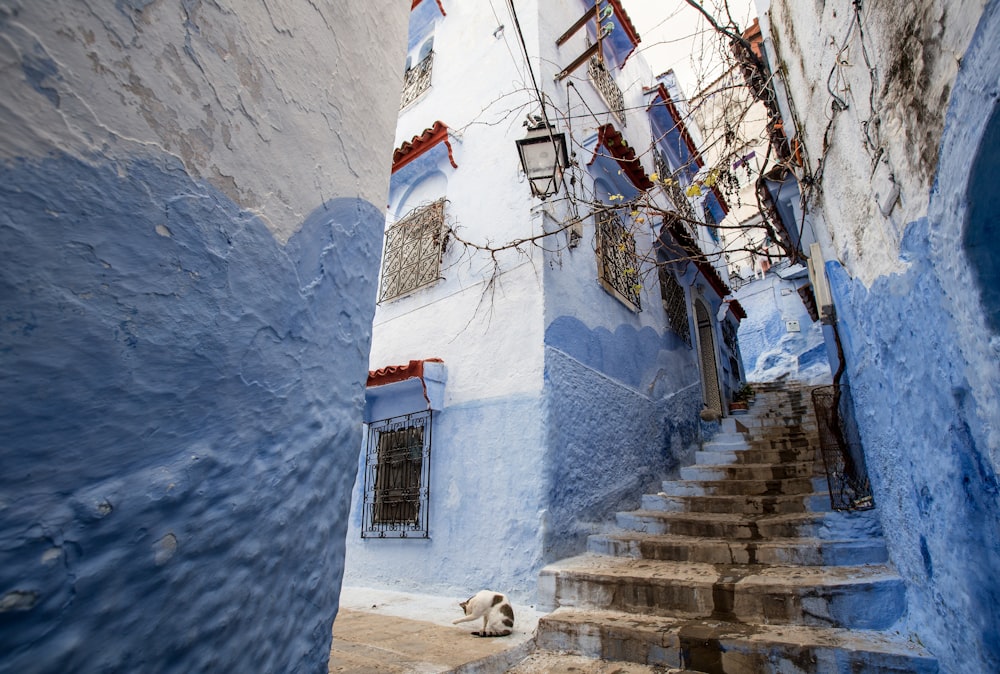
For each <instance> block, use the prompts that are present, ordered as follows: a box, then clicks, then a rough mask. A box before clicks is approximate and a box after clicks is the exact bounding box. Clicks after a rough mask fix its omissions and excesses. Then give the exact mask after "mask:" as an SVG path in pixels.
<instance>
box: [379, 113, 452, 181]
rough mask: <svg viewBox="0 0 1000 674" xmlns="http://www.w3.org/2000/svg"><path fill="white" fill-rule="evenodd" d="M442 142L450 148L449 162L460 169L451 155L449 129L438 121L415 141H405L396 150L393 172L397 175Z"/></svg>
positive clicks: (414, 138)
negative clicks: (397, 172) (400, 170)
mask: <svg viewBox="0 0 1000 674" xmlns="http://www.w3.org/2000/svg"><path fill="white" fill-rule="evenodd" d="M442 141H443V142H444V144H445V147H447V148H448V161H450V162H451V165H452V166H454V167H455V168H458V164H456V163H455V157H454V156H453V155H452V153H451V143H450V142H449V141H448V127H447V126H445V124H444V123H443V122H441V121H437V122H434V126H432V127H431V128H429V129H424V132H423V133H422V134H420V135H419V136H414V137H413V140H411V141H403V144H402V145H400V146H399V147H398V148H396V151H395V152H393V153H392V172H393V173H395V172H396V171H398V170H399V169H401V168H403V167H404V166H406V165H407V164H409V163H410V162H411V161H413V160H414V159H416V158H417V157H419V156H420V155H422V154H423V153H424V152H427V150H429V149H431V148H432V147H434V146H435V145H437V144H438V143H440V142H442Z"/></svg>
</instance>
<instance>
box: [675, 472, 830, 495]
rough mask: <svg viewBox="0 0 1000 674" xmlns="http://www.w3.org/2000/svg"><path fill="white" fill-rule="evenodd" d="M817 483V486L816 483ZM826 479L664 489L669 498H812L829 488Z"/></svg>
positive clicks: (691, 483)
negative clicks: (783, 496)
mask: <svg viewBox="0 0 1000 674" xmlns="http://www.w3.org/2000/svg"><path fill="white" fill-rule="evenodd" d="M814 481H815V482H814ZM826 486H827V485H826V478H825V477H824V478H812V477H793V478H786V479H775V480H665V481H664V482H663V484H662V486H661V489H662V490H663V493H665V494H667V495H668V496H710V495H713V494H718V495H721V494H732V495H740V496H777V495H779V494H808V493H810V492H814V491H819V490H821V489H824V488H826Z"/></svg>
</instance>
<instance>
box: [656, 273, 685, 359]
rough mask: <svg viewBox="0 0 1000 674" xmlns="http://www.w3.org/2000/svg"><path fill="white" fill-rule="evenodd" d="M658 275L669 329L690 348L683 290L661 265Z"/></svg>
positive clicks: (672, 275) (672, 274)
mask: <svg viewBox="0 0 1000 674" xmlns="http://www.w3.org/2000/svg"><path fill="white" fill-rule="evenodd" d="M659 274H660V297H661V299H662V300H663V310H664V311H666V312H667V322H668V323H669V324H670V329H671V330H673V331H674V332H676V333H677V336H678V337H680V338H681V340H683V341H684V343H685V344H687V345H688V346H691V322H690V320H689V318H688V310H687V299H686V298H685V297H684V288H682V287H681V284H680V283H679V282H678V281H677V277H676V276H674V273H673V272H672V271H670V270H669V269H667V268H666V266H664V265H662V264H661V265H660V267H659Z"/></svg>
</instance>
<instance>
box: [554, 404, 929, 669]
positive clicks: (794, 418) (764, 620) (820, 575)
mask: <svg viewBox="0 0 1000 674" xmlns="http://www.w3.org/2000/svg"><path fill="white" fill-rule="evenodd" d="M757 388H758V395H757V398H756V401H755V403H754V405H753V406H752V408H751V411H750V413H749V414H747V415H743V416H739V417H728V418H726V419H724V420H723V422H722V429H721V433H719V434H717V435H716V436H715V438H714V439H713V440H712V441H711V442H707V443H705V444H704V446H703V451H700V452H698V453H697V456H696V463H695V465H693V466H688V467H685V468H683V469H682V470H681V479H679V480H672V481H668V482H664V483H663V489H662V491H661V492H660V493H658V494H648V495H646V496H644V497H643V499H642V506H641V509H639V510H636V511H633V512H623V513H619V514H618V516H617V525H618V531H616V532H615V533H609V534H603V535H595V536H592V537H591V538H590V540H589V544H588V547H589V551H588V552H587V553H586V554H584V555H580V556H578V557H573V558H570V559H566V560H562V561H560V562H557V563H555V564H552V565H550V566H547V567H546V568H544V569H543V570H542V572H541V575H540V578H539V595H540V604H541V605H542V606H543V607H545V606H546V605H547V608H554V609H555V610H554V611H553V612H552V613H550V614H549V615H547V616H545V617H544V618H542V620H541V621H540V623H539V626H538V635H537V645H538V648H539V649H541V650H542V651H543V652H544V651H549V652H565V653H572V654H576V655H583V656H588V657H592V658H603V659H607V660H617V661H626V662H633V663H640V664H644V665H649V666H655V667H674V668H677V667H680V668H685V669H687V670H693V671H697V672H705V673H707V674H721V673H724V674H761V673H767V672H773V673H779V672H780V674H796V673H806V672H809V673H812V672H823V673H826V672H837V673H841V672H843V673H845V674H847V673H850V674H854V673H857V672H864V673H869V672H921V673H923V672H928V673H929V672H936V671H938V667H937V661H936V660H934V659H933V657H932V656H931V655H930V654H928V653H927V652H926V651H925V650H924V649H923V648H922V647H921V646H920V645H918V644H915V643H912V642H911V641H908V640H907V639H906V637H905V636H904V635H901V634H900V633H899V632H896V631H894V629H893V628H894V627H896V626H897V625H898V624H899V623H900V621H901V619H902V618H903V616H904V614H905V612H906V599H905V590H904V586H903V583H902V581H901V579H900V578H899V577H898V576H897V575H896V574H895V573H894V572H893V571H892V569H891V568H890V567H888V566H887V554H886V549H885V545H884V543H883V540H882V537H881V529H880V526H879V523H878V519H877V517H876V515H875V512H874V511H865V512H853V513H850V512H837V511H832V510H831V508H830V500H829V495H828V494H827V485H826V478H825V476H824V473H823V468H822V462H821V458H820V456H819V452H818V451H817V448H818V436H817V433H816V424H815V417H814V416H813V413H812V403H811V399H810V397H809V391H808V389H804V388H799V387H795V386H788V387H781V386H777V385H759V386H758V387H757Z"/></svg>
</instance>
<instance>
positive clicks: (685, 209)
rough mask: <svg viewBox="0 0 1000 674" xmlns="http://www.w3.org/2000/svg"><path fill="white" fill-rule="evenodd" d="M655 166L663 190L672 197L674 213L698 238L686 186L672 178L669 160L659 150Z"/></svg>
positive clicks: (654, 157) (654, 152)
mask: <svg viewBox="0 0 1000 674" xmlns="http://www.w3.org/2000/svg"><path fill="white" fill-rule="evenodd" d="M653 165H654V166H655V167H656V172H657V173H658V174H659V175H660V180H661V181H662V182H663V189H665V190H666V192H667V196H668V197H670V201H671V202H672V203H673V205H674V211H676V212H677V214H678V215H680V216H681V217H682V218H684V219H685V222H686V224H687V226H688V229H690V230H691V231H692V232H693V233H694V235H695V236H696V237H697V236H698V226H697V225H696V224H695V223H694V222H693V221H694V220H695V219H696V218H695V217H694V209H693V208H692V207H691V202H690V201H688V198H687V195H686V194H685V193H684V186H683V185H682V184H681V183H680V181H679V180H677V179H675V178H672V177H671V173H670V167H669V166H668V165H667V159H666V157H664V155H663V151H662V150H660V149H658V148H654V149H653Z"/></svg>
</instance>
